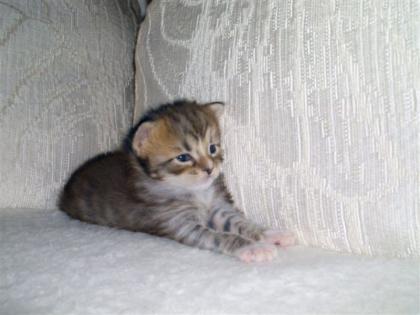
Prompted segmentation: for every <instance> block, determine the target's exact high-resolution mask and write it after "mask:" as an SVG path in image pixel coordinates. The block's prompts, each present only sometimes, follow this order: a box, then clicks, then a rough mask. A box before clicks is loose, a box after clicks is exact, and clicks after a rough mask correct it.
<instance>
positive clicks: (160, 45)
mask: <svg viewBox="0 0 420 315" xmlns="http://www.w3.org/2000/svg"><path fill="white" fill-rule="evenodd" d="M148 14H149V15H148V17H146V20H145V22H144V24H143V26H142V29H141V30H140V33H139V38H138V46H137V52H136V64H137V70H138V71H137V74H136V114H135V116H136V117H138V116H139V115H140V114H141V113H142V112H143V111H144V110H145V109H146V108H148V107H150V106H153V105H156V104H159V103H161V102H166V101H168V100H172V99H174V98H182V97H186V98H194V99H196V100H198V101H225V102H226V103H227V107H226V115H225V117H224V121H223V126H224V135H225V143H224V146H225V150H226V163H225V173H226V174H227V179H228V182H229V186H230V187H231V189H232V191H233V194H234V196H235V197H236V200H237V201H238V203H239V204H240V206H241V207H242V208H243V209H244V211H245V212H246V213H247V215H248V216H249V217H251V218H252V219H254V220H256V221H258V222H260V223H264V224H270V225H272V226H275V227H281V228H288V229H290V230H292V231H294V232H295V233H296V234H297V235H298V238H299V241H300V242H301V243H302V244H306V245H313V246H320V247H323V248H329V249H334V250H340V251H346V252H353V253H363V254H381V255H390V256H400V257H406V256H419V254H420V250H419V226H420V215H419V177H420V176H419V175H420V174H419V138H418V134H419V104H418V100H419V99H420V75H419V71H420V62H419V55H420V53H419V52H420V41H419V39H420V3H419V1H417V0H385V1H362V0H360V1H354V0H335V1H333V0H331V1H317V0H312V1H303V0H287V1H276V0H262V1H254V0H248V1H247V0H232V1H216V0H205V1H204V0H201V1H200V0H194V1H192V0H190V1H185V0H161V1H159V0H155V1H153V2H152V4H151V6H149V12H148Z"/></svg>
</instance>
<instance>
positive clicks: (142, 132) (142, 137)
mask: <svg viewBox="0 0 420 315" xmlns="http://www.w3.org/2000/svg"><path fill="white" fill-rule="evenodd" d="M153 128H154V123H153V122H151V121H146V122H144V123H142V124H141V125H140V126H139V127H138V128H137V130H136V133H135V134H134V137H133V142H132V147H133V150H134V152H136V154H137V155H138V156H140V157H143V156H144V154H145V153H146V152H145V146H146V144H147V143H148V141H149V140H150V136H151V134H152V129H153Z"/></svg>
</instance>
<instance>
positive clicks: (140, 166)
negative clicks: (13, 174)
mask: <svg viewBox="0 0 420 315" xmlns="http://www.w3.org/2000/svg"><path fill="white" fill-rule="evenodd" d="M222 111H223V105H222V104H220V103H210V104H203V105H199V104H197V103H195V102H189V101H179V102H175V103H173V104H166V105H162V106H160V107H158V108H156V109H154V110H151V111H149V112H148V113H146V114H145V115H144V116H143V117H142V119H141V120H140V121H139V123H138V124H137V125H136V126H135V127H134V128H133V129H132V130H131V131H130V133H129V135H128V136H127V138H126V140H125V146H124V148H123V149H121V150H118V151H115V152H110V153H107V154H102V155H99V156H97V157H95V158H93V159H91V160H89V161H87V162H86V163H85V164H83V165H82V166H81V167H79V168H78V169H77V170H76V171H75V172H74V173H73V174H72V176H71V177H70V179H69V181H68V182H67V184H66V185H65V187H64V189H63V191H62V193H61V196H60V199H59V208H60V209H61V210H62V211H64V212H66V213H67V214H68V215H69V216H71V217H73V218H76V219H79V220H82V221H86V222H89V223H95V224H100V225H106V226H111V227H115V228H121V229H128V230H132V231H142V232H146V233H150V234H153V235H158V236H163V237H167V238H171V239H174V240H176V241H179V242H181V243H184V244H187V245H191V246H196V247H199V248H203V249H210V250H214V251H217V252H221V253H226V254H232V255H237V256H238V257H239V258H241V259H242V260H245V261H255V260H268V259H271V258H272V257H273V255H274V254H275V249H274V247H273V246H272V245H270V244H266V243H262V242H260V241H261V240H264V239H266V238H267V237H266V236H267V235H268V234H266V233H265V231H266V230H265V229H263V228H261V227H259V226H257V225H255V224H253V223H252V222H250V221H249V220H247V219H246V218H245V216H244V215H243V213H242V212H241V211H239V210H238V209H237V208H236V207H235V205H234V203H233V200H232V197H231V195H230V193H229V192H228V190H227V188H226V186H225V183H224V178H223V174H221V164H222V161H223V151H222V146H221V133H220V127H219V122H218V118H219V116H220V115H221V112H222ZM212 144H213V145H215V147H216V152H213V153H212V152H210V149H209V148H210V145H212ZM181 154H189V155H190V156H191V160H190V161H187V162H181V161H179V160H178V159H177V156H179V155H181ZM274 239H275V237H274ZM274 239H271V243H280V241H279V239H278V238H277V239H276V240H274Z"/></svg>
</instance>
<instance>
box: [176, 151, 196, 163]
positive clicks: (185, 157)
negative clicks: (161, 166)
mask: <svg viewBox="0 0 420 315" xmlns="http://www.w3.org/2000/svg"><path fill="white" fill-rule="evenodd" d="M176 159H177V160H178V161H180V162H183V163H185V162H188V161H191V159H192V157H191V155H189V154H187V153H184V154H180V155H178V156H177V157H176Z"/></svg>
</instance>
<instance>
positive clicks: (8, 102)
mask: <svg viewBox="0 0 420 315" xmlns="http://www.w3.org/2000/svg"><path fill="white" fill-rule="evenodd" d="M130 3H131V1H129V0H126V1H112V0H106V1H100V2H97V1H96V2H95V1H88V0H74V1H64V0H54V1H31V0H19V1H16V0H6V1H2V2H1V3H0V160H1V163H0V207H28V208H37V207H54V206H55V199H56V193H57V190H58V189H59V188H60V187H61V185H62V184H63V182H64V181H65V179H66V177H67V176H68V174H69V172H71V171H72V170H73V169H74V168H75V167H76V166H77V165H78V164H79V163H80V162H81V161H83V160H85V159H87V158H88V157H90V156H92V155H94V154H96V153H98V152H100V151H105V150H109V149H111V148H112V147H113V146H114V145H115V144H117V143H118V142H119V141H120V138H121V135H122V134H123V133H124V132H125V131H126V130H127V129H128V128H129V127H130V125H131V122H132V112H133V97H132V95H133V91H134V89H133V83H132V78H133V67H132V59H133V48H134V47H133V46H134V42H135V35H136V30H137V24H136V19H135V14H134V11H133V10H131V8H130Z"/></svg>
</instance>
